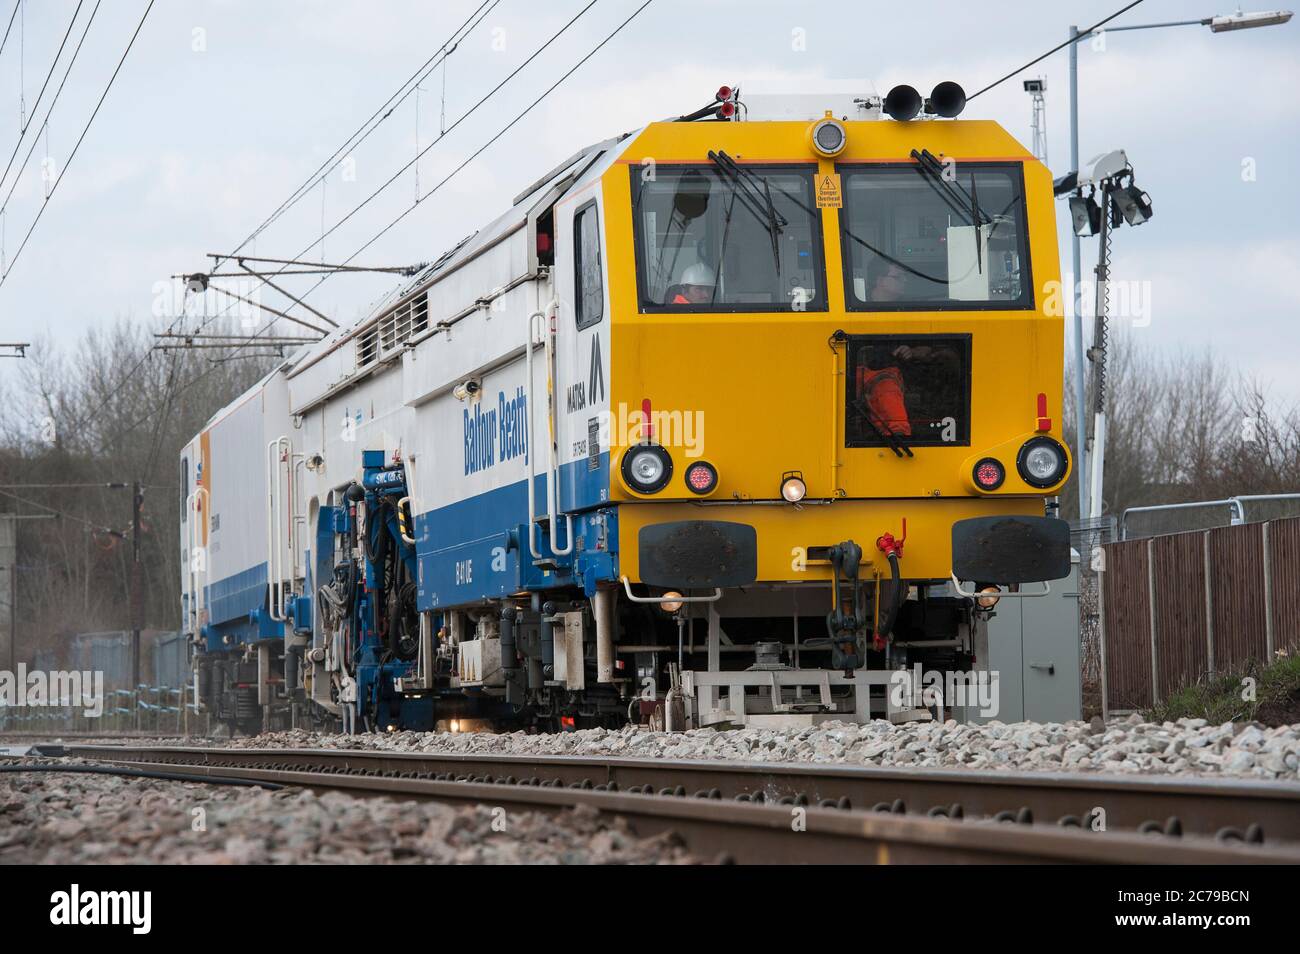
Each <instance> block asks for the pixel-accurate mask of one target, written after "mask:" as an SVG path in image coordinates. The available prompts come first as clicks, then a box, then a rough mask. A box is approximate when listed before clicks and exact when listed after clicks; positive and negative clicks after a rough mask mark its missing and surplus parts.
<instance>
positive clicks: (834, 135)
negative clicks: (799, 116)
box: [808, 117, 849, 159]
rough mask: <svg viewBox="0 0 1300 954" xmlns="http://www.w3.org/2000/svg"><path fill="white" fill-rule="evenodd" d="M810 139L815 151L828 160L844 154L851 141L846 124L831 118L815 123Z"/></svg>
mask: <svg viewBox="0 0 1300 954" xmlns="http://www.w3.org/2000/svg"><path fill="white" fill-rule="evenodd" d="M808 138H809V141H810V142H811V143H812V147H813V151H814V152H815V153H817V154H818V155H819V156H825V157H826V158H828V159H829V158H831V157H832V156H838V155H839V154H840V153H842V152H843V151H844V147H845V146H846V145H847V144H848V141H849V137H848V133H847V132H845V130H844V124H843V123H841V122H840V121H839V120H837V119H831V118H830V117H827V118H826V119H821V120H818V121H817V122H816V123H814V124H813V127H812V130H811V131H810V132H809V136H808Z"/></svg>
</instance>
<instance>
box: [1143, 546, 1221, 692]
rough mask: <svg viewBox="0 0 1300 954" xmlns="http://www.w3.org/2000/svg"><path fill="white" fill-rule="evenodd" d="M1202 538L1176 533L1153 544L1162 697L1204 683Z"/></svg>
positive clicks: (1158, 676)
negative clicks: (1198, 682)
mask: <svg viewBox="0 0 1300 954" xmlns="http://www.w3.org/2000/svg"><path fill="white" fill-rule="evenodd" d="M1203 540H1204V537H1203V535H1202V534H1200V533H1178V534H1173V535H1171V536H1166V537H1156V538H1155V539H1153V540H1152V541H1151V552H1152V555H1153V557H1154V558H1155V573H1154V574H1153V576H1152V579H1153V581H1154V583H1155V593H1154V594H1153V595H1154V597H1155V620H1156V627H1155V629H1156V651H1155V655H1156V684H1157V686H1158V688H1159V694H1160V697H1161V698H1164V697H1166V696H1168V695H1169V693H1171V692H1173V691H1174V690H1176V689H1178V688H1180V687H1182V686H1186V685H1189V684H1191V683H1193V682H1195V681H1196V680H1198V679H1200V678H1201V676H1202V675H1204V674H1205V672H1206V670H1207V669H1208V668H1209V649H1208V642H1207V638H1206V634H1207V631H1206V618H1205V608H1204V607H1205V603H1204V600H1205V554H1204V548H1203Z"/></svg>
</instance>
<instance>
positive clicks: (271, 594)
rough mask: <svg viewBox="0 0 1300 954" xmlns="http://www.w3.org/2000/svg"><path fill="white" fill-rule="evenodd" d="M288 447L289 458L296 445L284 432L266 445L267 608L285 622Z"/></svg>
mask: <svg viewBox="0 0 1300 954" xmlns="http://www.w3.org/2000/svg"><path fill="white" fill-rule="evenodd" d="M282 447H283V448H284V449H285V453H286V460H288V459H289V458H290V457H291V456H292V455H293V445H292V444H291V443H290V442H289V438H288V436H287V435H284V434H281V435H280V436H279V437H277V438H275V439H274V440H271V441H268V442H267V445H266V479H267V505H266V521H267V523H266V548H267V555H266V583H267V612H268V614H269V615H270V617H271V619H273V620H274V621H275V622H277V623H283V622H285V621H286V619H287V617H286V616H285V612H284V579H283V571H284V524H283V522H282V520H281V518H282V517H283V515H284V500H283V495H281V494H280V493H279V489H280V468H279V464H280V448H282ZM287 469H288V470H289V474H288V479H289V481H290V482H292V480H293V473H292V464H289V466H288V468H287Z"/></svg>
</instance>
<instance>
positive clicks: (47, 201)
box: [0, 0, 157, 287]
mask: <svg viewBox="0 0 1300 954" xmlns="http://www.w3.org/2000/svg"><path fill="white" fill-rule="evenodd" d="M156 2H157V0H149V5H148V6H147V7H145V10H144V13H143V14H142V15H141V16H140V22H139V23H137V24H136V27H135V32H134V33H132V34H131V40H130V42H129V43H127V45H126V50H124V51H123V53H122V57H121V59H119V60H118V61H117V66H116V67H115V68H114V69H113V75H112V76H110V77H109V78H108V84H107V85H106V86H105V87H104V92H103V93H102V94H100V97H99V101H98V102H96V103H95V108H94V110H93V111H92V112H91V114H90V118H89V119H87V120H86V124H85V126H83V127H82V128H81V135H79V136H78V137H77V141H76V144H75V145H73V147H72V151H71V152H70V153H68V159H67V161H66V162H65V163H64V164H63V169H62V170H60V172H59V175H58V178H56V179H55V180H54V183H53V184H52V185H51V186H50V194H49V195H48V196H46V197H45V201H44V202H42V203H41V207H40V209H39V210H37V212H36V218H35V219H33V220H32V224H31V226H30V227H29V228H28V229H27V234H26V235H24V236H23V240H22V242H21V243H19V245H18V250H17V251H16V252H14V256H13V258H12V259H10V260H9V268H8V269H7V270H6V271H5V272H4V274H3V275H0V287H3V286H4V283H5V281H6V280H7V279H8V278H9V273H10V272H12V271H13V268H14V265H16V264H17V263H18V259H19V257H21V256H22V254H23V249H24V248H26V247H27V242H28V240H30V239H31V237H32V233H33V232H34V231H36V226H37V225H38V224H39V223H40V221H41V216H43V215H44V214H45V210H46V209H48V208H49V207H50V200H51V199H53V198H54V193H55V191H57V190H58V188H59V184H60V183H61V182H63V177H64V176H66V175H67V174H68V169H69V167H70V166H71V165H72V160H73V159H75V158H76V157H77V152H78V151H79V150H80V149H81V144H82V143H83V142H85V139H86V134H87V133H88V132H90V127H91V126H92V125H93V124H94V122H95V117H96V116H98V115H99V110H100V108H101V107H103V105H104V100H105V99H107V98H108V94H109V92H110V91H111V90H112V89H113V84H114V83H115V82H116V81H117V77H118V74H119V73H121V71H122V65H123V64H124V63H125V62H126V58H127V57H128V56H129V55H130V53H131V50H132V48H133V47H134V46H135V41H136V38H137V37H139V36H140V30H141V29H143V28H144V24H145V20H147V19H148V18H149V11H151V10H152V9H153V5H154V3H156Z"/></svg>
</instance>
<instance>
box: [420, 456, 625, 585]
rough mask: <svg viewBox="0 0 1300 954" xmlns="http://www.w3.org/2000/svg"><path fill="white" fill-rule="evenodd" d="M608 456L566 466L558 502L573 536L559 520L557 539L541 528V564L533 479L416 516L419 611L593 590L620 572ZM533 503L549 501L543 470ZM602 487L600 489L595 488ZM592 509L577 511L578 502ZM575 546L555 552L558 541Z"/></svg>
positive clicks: (541, 505) (563, 545)
mask: <svg viewBox="0 0 1300 954" xmlns="http://www.w3.org/2000/svg"><path fill="white" fill-rule="evenodd" d="M608 475H609V458H608V455H602V456H601V459H600V463H599V464H598V466H597V467H596V469H594V470H593V469H591V468H590V466H589V464H588V462H587V461H585V460H580V461H574V462H572V463H570V464H567V465H565V466H564V467H563V468H562V469H561V475H560V484H561V487H562V488H563V491H564V493H563V499H562V501H561V507H562V508H563V509H565V510H566V511H568V512H569V514H570V516H571V517H572V519H573V540H572V541H568V540H566V539H565V538H564V537H565V529H564V528H565V521H564V520H560V521H558V523H559V527H558V528H557V529H556V531H555V532H558V533H559V534H560V539H559V540H558V541H556V540H553V539H552V537H551V536H550V534H549V533H548V532H547V531H545V530H543V529H542V528H541V527H539V528H537V529H536V530H534V543H535V545H536V546H537V548H538V550H539V552H541V553H542V554H543V556H544V557H545V558H546V559H545V564H546V565H545V566H538V565H536V563H535V561H534V559H533V556H532V553H531V551H530V549H529V545H528V482H527V479H524V480H520V481H517V482H516V483H513V484H509V485H507V486H505V487H499V488H497V489H496V490H491V491H488V492H487V493H483V494H479V495H477V496H474V497H469V498H467V499H465V500H461V501H457V502H456V503H454V504H448V505H447V506H445V507H440V508H438V509H436V510H430V511H428V512H426V513H423V514H418V515H416V517H415V540H416V546H415V549H416V556H417V559H418V574H417V580H418V589H417V605H418V607H419V609H421V610H436V609H439V608H442V607H448V606H460V605H465V604H469V603H475V602H479V601H482V600H485V599H500V598H502V597H505V596H509V595H510V594H512V593H520V592H526V591H545V590H549V589H555V588H557V587H566V586H580V587H582V588H583V589H585V590H587V591H588V592H594V590H595V587H596V584H597V583H598V582H604V581H608V580H614V579H617V578H618V553H617V547H618V521H617V516H618V508H617V507H615V506H612V505H610V504H608V503H604V502H603V501H604V499H605V498H606V497H607V496H608V494H607V490H606V488H608V486H609V484H608V479H609V478H608ZM533 486H534V492H535V494H536V497H535V500H536V506H537V509H538V510H539V511H544V510H545V508H546V481H545V477H544V476H540V475H539V476H537V477H536V478H534V485H533ZM598 488H599V489H598ZM584 503H586V504H587V507H588V509H584V510H582V511H580V512H574V505H575V504H577V505H582V504H584ZM570 542H571V543H572V552H571V553H567V554H564V555H559V556H557V555H555V553H554V551H555V548H556V547H557V546H558V547H559V548H560V549H567V548H568V545H569V543H570Z"/></svg>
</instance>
